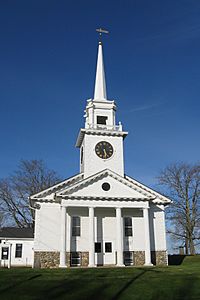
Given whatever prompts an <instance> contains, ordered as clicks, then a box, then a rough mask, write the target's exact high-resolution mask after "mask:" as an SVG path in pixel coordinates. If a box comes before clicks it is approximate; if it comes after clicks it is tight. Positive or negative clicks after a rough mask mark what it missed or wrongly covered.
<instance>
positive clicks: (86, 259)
mask: <svg viewBox="0 0 200 300" xmlns="http://www.w3.org/2000/svg"><path fill="white" fill-rule="evenodd" d="M88 265H89V252H81V266H82V267H87V266H88Z"/></svg>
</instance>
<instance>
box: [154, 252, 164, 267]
mask: <svg viewBox="0 0 200 300" xmlns="http://www.w3.org/2000/svg"><path fill="white" fill-rule="evenodd" d="M151 261H152V264H154V265H156V266H167V265H168V259H167V253H166V251H151Z"/></svg>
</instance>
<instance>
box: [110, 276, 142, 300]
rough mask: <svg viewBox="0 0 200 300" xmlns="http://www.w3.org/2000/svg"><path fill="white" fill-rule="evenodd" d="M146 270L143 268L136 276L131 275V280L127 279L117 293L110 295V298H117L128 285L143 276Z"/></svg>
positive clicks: (116, 299) (115, 299) (114, 299)
mask: <svg viewBox="0 0 200 300" xmlns="http://www.w3.org/2000/svg"><path fill="white" fill-rule="evenodd" d="M146 272H147V270H143V271H142V272H141V273H140V274H138V275H137V276H135V277H133V278H132V279H131V280H129V281H128V282H127V283H126V284H125V285H124V286H123V288H122V289H121V290H119V291H118V292H117V294H116V295H115V296H114V297H112V299H111V300H118V299H119V297H120V296H121V295H122V294H123V293H124V292H125V291H126V290H127V289H128V288H129V286H130V285H132V284H133V282H134V281H136V280H137V279H138V278H140V277H141V276H143V275H144V274H145V273H146Z"/></svg>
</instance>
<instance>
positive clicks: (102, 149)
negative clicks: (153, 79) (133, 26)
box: [30, 42, 171, 268]
mask: <svg viewBox="0 0 200 300" xmlns="http://www.w3.org/2000/svg"><path fill="white" fill-rule="evenodd" d="M115 115H116V104H115V101H114V100H108V99H107V94H106V82H105V74H104V64H103V53H102V43H101V42H99V45H98V58H97V69H96V81H95V89H94V98H93V99H89V100H87V104H86V110H85V126H84V128H81V129H80V132H79V135H78V138H77V141H76V147H78V148H79V149H80V173H79V174H77V175H75V176H72V177H70V178H68V179H66V180H64V181H62V182H60V183H58V184H56V185H54V186H52V187H50V188H48V189H46V190H44V191H42V192H40V193H38V194H35V195H32V196H31V197H30V201H31V204H32V206H33V207H34V208H35V236H34V267H42V268H48V267H61V268H66V267H70V266H85V267H86V266H88V267H96V266H127V265H129V266H130V265H133V266H138V265H146V266H149V265H152V264H153V265H167V247H166V233H165V212H164V210H165V206H166V205H168V204H170V202H171V200H170V199H168V198H166V197H165V196H163V195H161V194H159V193H157V192H156V191H154V190H152V189H151V188H149V187H147V186H145V185H144V184H142V183H140V182H138V181H137V180H135V179H133V178H131V177H130V176H127V175H125V173H124V153H123V152H124V151H123V147H124V144H123V142H124V139H125V137H126V136H127V134H128V132H126V131H125V130H124V129H123V127H122V124H121V123H119V124H116V118H115Z"/></svg>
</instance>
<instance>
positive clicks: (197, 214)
mask: <svg viewBox="0 0 200 300" xmlns="http://www.w3.org/2000/svg"><path fill="white" fill-rule="evenodd" d="M159 183H160V184H161V185H163V186H164V187H165V193H166V192H167V194H168V196H169V197H171V199H173V204H172V205H170V206H169V208H168V211H167V218H168V220H170V221H171V222H170V228H169V229H168V232H169V233H170V234H172V235H173V236H175V237H176V238H177V239H178V240H181V241H182V242H183V243H184V244H185V249H186V254H189V253H190V254H195V246H196V245H197V244H199V241H200V165H199V164H196V165H189V164H185V163H175V164H172V165H170V166H168V167H166V168H165V169H164V170H163V171H162V172H161V174H160V176H159Z"/></svg>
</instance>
